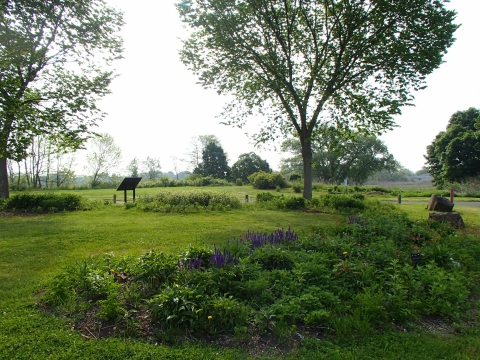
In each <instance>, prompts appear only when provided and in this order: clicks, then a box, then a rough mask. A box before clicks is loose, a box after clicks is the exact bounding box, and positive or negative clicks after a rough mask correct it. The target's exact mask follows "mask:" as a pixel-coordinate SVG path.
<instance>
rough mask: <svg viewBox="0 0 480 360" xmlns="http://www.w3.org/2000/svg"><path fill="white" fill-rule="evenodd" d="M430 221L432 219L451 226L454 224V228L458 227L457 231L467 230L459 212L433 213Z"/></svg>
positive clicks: (429, 216)
mask: <svg viewBox="0 0 480 360" xmlns="http://www.w3.org/2000/svg"><path fill="white" fill-rule="evenodd" d="M428 219H432V220H435V221H442V222H449V223H450V224H452V226H454V227H456V228H457V229H465V223H464V222H463V219H462V217H461V216H460V214H459V213H458V212H451V213H434V212H431V213H430V214H429V215H428Z"/></svg>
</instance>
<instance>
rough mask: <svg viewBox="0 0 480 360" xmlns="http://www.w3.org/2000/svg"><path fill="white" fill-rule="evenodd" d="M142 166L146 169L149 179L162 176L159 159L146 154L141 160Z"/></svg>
mask: <svg viewBox="0 0 480 360" xmlns="http://www.w3.org/2000/svg"><path fill="white" fill-rule="evenodd" d="M143 166H144V167H145V169H146V173H147V177H148V179H149V180H155V179H158V178H160V176H162V167H161V166H160V160H159V159H155V158H152V157H150V156H147V158H146V160H144V161H143Z"/></svg>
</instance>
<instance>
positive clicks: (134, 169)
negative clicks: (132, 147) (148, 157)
mask: <svg viewBox="0 0 480 360" xmlns="http://www.w3.org/2000/svg"><path fill="white" fill-rule="evenodd" d="M127 171H128V175H129V176H132V177H138V173H139V162H138V158H136V157H134V158H133V159H132V161H130V163H129V164H128V165H127Z"/></svg>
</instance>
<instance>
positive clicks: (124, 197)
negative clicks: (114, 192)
mask: <svg viewBox="0 0 480 360" xmlns="http://www.w3.org/2000/svg"><path fill="white" fill-rule="evenodd" d="M123 201H124V202H125V204H126V203H127V190H123Z"/></svg>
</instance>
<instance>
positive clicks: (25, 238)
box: [0, 187, 480, 360]
mask: <svg viewBox="0 0 480 360" xmlns="http://www.w3.org/2000/svg"><path fill="white" fill-rule="evenodd" d="M234 188H235V187H231V188H230V187H229V188H220V189H221V191H224V190H226V189H229V190H231V191H232V192H233V191H237V192H238V196H239V198H244V195H245V193H246V192H244V190H245V189H244V188H243V187H242V188H240V187H237V188H240V190H241V191H240V190H239V189H236V190H235V189H234ZM140 190H145V194H146V193H156V192H158V191H177V190H179V189H172V188H162V189H158V188H157V189H139V192H140ZM186 190H191V188H190V189H189V188H187V189H186ZM205 190H213V191H217V190H216V189H211V188H206V189H205ZM139 192H137V194H139ZM79 193H80V194H81V195H84V196H86V197H89V198H91V199H95V198H97V199H102V198H103V197H104V196H106V195H105V194H107V193H112V190H92V193H91V194H90V193H89V191H80V192H79ZM117 194H118V195H119V197H120V195H121V193H120V192H118V193H117ZM129 194H131V192H129ZM107 195H108V194H107ZM141 195H142V192H140V196H141ZM249 195H250V196H251V197H253V196H254V192H249ZM292 195H293V194H292ZM121 196H123V195H121ZM424 207H425V206H424V205H420V204H418V205H417V204H414V205H401V206H399V208H400V209H401V210H402V211H407V212H408V213H409V214H410V215H411V216H412V218H418V219H424V218H426V217H428V211H426V210H424ZM479 210H480V208H465V209H464V208H462V210H461V214H462V216H463V217H464V220H465V221H466V223H467V226H469V224H480V211H479ZM345 221H346V215H340V214H311V213H305V212H294V211H291V212H287V211H272V210H263V209H262V210H259V209H257V208H255V207H254V206H246V207H245V208H243V209H242V210H236V211H229V212H217V213H198V214H157V213H147V212H142V211H138V210H136V209H131V210H125V208H124V207H123V206H120V205H117V206H113V205H110V206H100V207H99V208H98V209H94V210H91V211H82V212H74V213H61V214H48V215H35V216H30V215H26V216H18V215H15V216H0V359H195V360H198V359H251V358H252V355H251V354H250V353H249V351H248V350H242V349H220V348H218V347H216V346H214V345H212V346H208V345H200V344H198V343H195V342H193V343H186V344H182V345H178V346H161V345H156V344H147V343H145V342H142V341H141V340H140V341H139V340H134V339H128V338H123V339H122V338H112V339H103V340H87V339H85V338H83V337H82V336H81V335H80V334H79V333H77V332H75V331H72V330H71V329H70V328H71V325H70V324H69V323H68V321H67V320H65V319H62V318H58V317H55V316H52V315H48V314H45V313H43V312H42V311H40V310H39V309H37V308H36V307H35V303H36V296H35V293H36V290H38V289H40V288H41V284H43V283H44V282H45V281H48V280H49V279H50V278H51V277H53V276H54V275H56V274H58V273H59V272H60V270H61V269H62V268H63V267H64V266H66V265H68V264H73V263H75V262H76V261H79V260H81V259H84V258H86V257H89V256H102V254H105V253H107V252H114V253H115V254H133V255H139V254H141V253H144V252H145V251H147V250H149V249H151V248H156V249H161V250H163V251H165V252H177V251H179V250H182V249H185V248H186V247H188V245H189V244H191V243H202V244H213V243H216V244H221V243H223V242H225V241H227V240H229V239H232V238H233V237H239V236H240V235H243V234H244V233H245V231H247V230H252V231H267V232H271V231H273V230H275V229H277V228H281V227H283V228H287V227H288V226H290V227H291V228H292V229H293V230H294V231H296V232H298V233H300V234H302V233H303V232H309V231H311V230H312V229H313V228H314V227H319V226H330V225H334V224H335V223H336V222H345ZM479 335H480V334H479V332H478V330H475V329H472V330H471V331H470V332H464V333H460V334H457V335H455V336H453V335H450V334H449V335H443V334H432V333H430V334H422V333H393V334H391V333H385V334H380V335H376V336H373V337H369V338H362V339H361V341H358V342H356V341H349V342H343V341H342V339H337V340H328V339H321V340H311V341H308V342H306V343H305V344H304V346H303V347H301V348H299V349H290V350H284V351H283V352H281V353H278V352H276V351H274V350H273V349H270V350H269V349H268V348H267V349H266V350H265V352H263V353H260V354H257V357H258V358H265V359H266V358H269V359H270V358H275V359H276V358H279V357H283V358H285V359H342V360H344V359H407V358H418V359H467V358H470V359H474V358H480V340H479V339H480V337H479ZM280 355H281V356H280Z"/></svg>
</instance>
